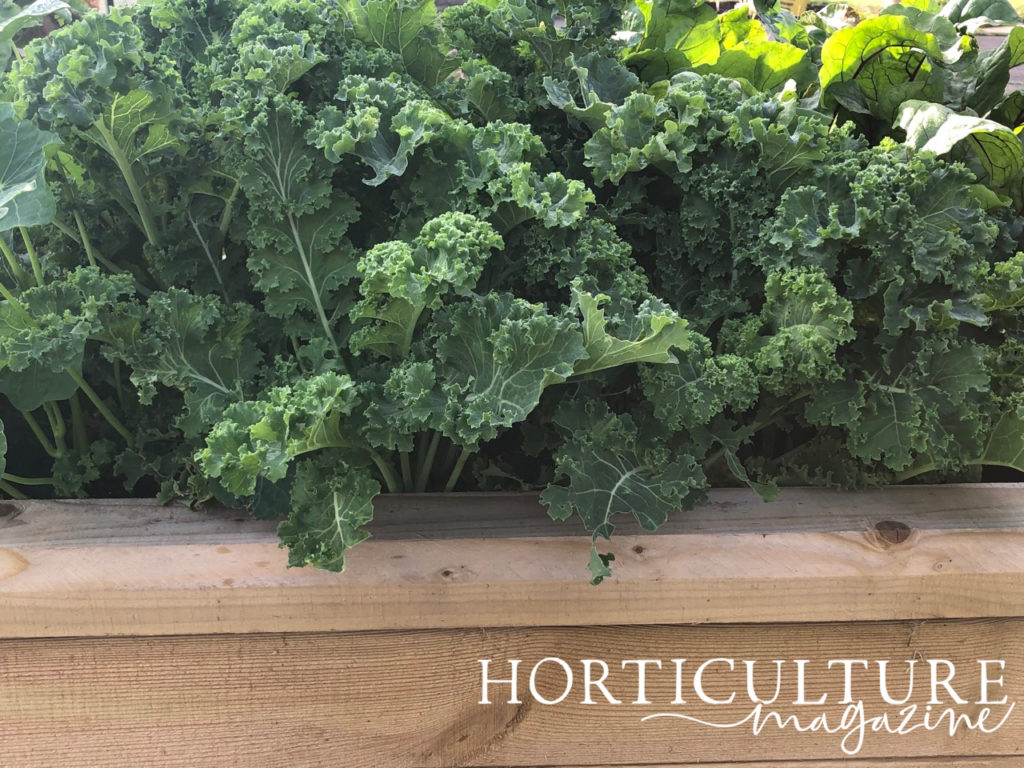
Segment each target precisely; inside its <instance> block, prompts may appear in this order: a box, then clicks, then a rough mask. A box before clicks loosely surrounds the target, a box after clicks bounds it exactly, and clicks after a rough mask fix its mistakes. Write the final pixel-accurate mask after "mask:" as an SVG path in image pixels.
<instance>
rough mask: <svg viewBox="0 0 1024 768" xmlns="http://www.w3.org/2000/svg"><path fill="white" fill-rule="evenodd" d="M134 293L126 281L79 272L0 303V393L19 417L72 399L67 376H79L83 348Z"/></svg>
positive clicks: (84, 270) (90, 270) (72, 385)
mask: <svg viewBox="0 0 1024 768" xmlns="http://www.w3.org/2000/svg"><path fill="white" fill-rule="evenodd" d="M133 291H134V286H133V285H132V281H131V279H130V278H128V277H126V276H123V275H104V274H101V273H100V272H99V271H98V270H96V269H95V268H80V269H77V270H74V271H72V272H70V273H68V274H67V275H65V276H64V277H62V278H60V279H56V278H54V279H52V280H51V281H50V282H48V283H47V284H46V285H45V286H43V287H41V288H40V287H33V288H29V289H27V290H25V291H23V292H22V293H21V295H20V296H19V297H18V304H16V305H15V304H11V303H10V302H3V303H0V393H3V394H5V395H7V397H8V399H9V400H10V401H11V404H12V405H14V407H15V408H17V409H19V410H22V411H32V410H35V409H36V408H38V407H39V406H41V405H42V404H43V403H44V402H46V401H48V400H66V399H67V398H69V397H71V395H72V394H73V393H74V392H75V390H76V389H77V388H78V386H77V384H75V382H74V379H73V378H72V376H71V375H70V374H69V373H68V371H69V370H71V371H74V372H75V373H76V374H78V375H81V373H82V358H83V356H84V354H85V345H86V342H87V341H88V340H89V339H90V338H93V337H99V336H102V335H103V334H104V332H105V325H106V323H107V321H108V320H109V319H110V318H111V316H112V315H113V313H114V312H115V311H116V310H117V308H118V307H119V306H121V303H122V302H124V301H125V299H124V296H126V295H128V294H130V293H132V292H133Z"/></svg>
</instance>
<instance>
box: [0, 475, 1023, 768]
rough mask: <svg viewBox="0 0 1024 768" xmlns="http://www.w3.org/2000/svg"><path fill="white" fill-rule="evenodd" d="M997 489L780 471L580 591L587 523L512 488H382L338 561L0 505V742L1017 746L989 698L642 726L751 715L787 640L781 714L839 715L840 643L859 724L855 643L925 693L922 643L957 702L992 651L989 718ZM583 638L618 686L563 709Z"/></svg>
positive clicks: (218, 525) (684, 521) (900, 749)
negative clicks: (781, 475) (783, 482)
mask: <svg viewBox="0 0 1024 768" xmlns="http://www.w3.org/2000/svg"><path fill="white" fill-rule="evenodd" d="M1022 491H1024V488H1022V487H1021V486H1019V485H964V486H945V487H919V488H895V489H889V490H884V491H870V492H864V493H857V494H848V493H847V494H842V493H832V492H826V491H817V490H798V489H788V490H787V491H786V492H785V493H784V494H783V496H782V498H781V499H780V500H779V501H777V502H773V503H769V504H763V503H761V502H760V501H758V500H755V499H752V498H751V496H750V494H749V492H744V491H738V490H737V491H730V490H721V491H713V492H712V496H711V501H710V503H709V504H707V505H705V506H702V507H700V508H698V509H697V510H695V511H693V512H691V513H688V514H686V515H682V516H680V517H679V518H678V519H676V520H675V521H674V522H672V523H670V524H669V525H668V526H667V527H666V528H665V529H664V530H663V531H662V532H659V533H658V534H653V535H652V534H645V533H643V532H641V531H639V530H630V529H628V528H627V529H625V530H622V531H620V533H621V535H619V536H617V539H616V541H615V542H614V546H613V549H614V551H615V552H616V554H617V560H616V569H615V573H614V577H613V578H611V579H606V580H605V582H604V583H603V584H602V585H600V586H598V587H592V586H590V585H588V583H587V579H586V578H585V574H584V569H583V568H582V560H583V559H584V558H585V555H586V551H587V548H588V547H589V538H588V537H578V536H573V535H568V534H567V532H566V529H565V527H564V526H562V527H559V526H554V525H553V524H552V523H551V522H550V521H548V520H546V519H545V517H544V514H543V512H542V510H541V509H540V508H539V506H538V505H537V503H536V498H535V497H531V496H528V495H501V496H492V495H460V496H458V497H451V496H449V497H444V496H421V497H407V498H403V499H400V500H397V501H396V500H392V499H390V498H387V497H384V498H383V499H382V500H381V501H380V502H379V504H378V511H377V522H376V523H375V526H374V528H373V532H374V537H373V538H372V539H371V540H369V541H367V542H366V543H365V544H363V545H361V546H360V547H359V548H357V549H356V550H355V551H353V553H352V556H351V564H350V565H351V568H350V570H349V572H347V573H345V574H331V573H326V572H322V571H314V570H311V569H290V570H289V569H286V568H285V567H284V554H283V552H281V551H280V550H279V549H278V545H277V541H276V538H275V536H274V534H273V530H272V528H271V526H269V525H268V524H266V523H260V522H254V521H251V520H248V519H239V518H238V517H237V515H234V514H231V513H227V514H222V515H215V516H209V515H204V514H199V513H195V512H192V511H190V510H188V509H186V508H180V507H169V508H164V507H156V506H151V505H145V504H140V503H138V502H87V503H75V502H46V503H43V502H30V503H23V504H19V505H15V506H13V507H12V508H9V509H8V514H7V516H6V517H5V518H4V519H3V521H2V523H0V541H2V544H3V547H4V549H3V550H0V575H2V577H0V627H2V630H0V632H2V635H3V640H2V641H0V681H2V686H0V704H2V706H0V754H3V755H4V756H5V758H4V760H5V763H4V764H5V765H11V766H18V768H32V767H33V766H46V768H53V767H54V766H61V767H62V768H63V767H64V766H89V767H90V768H105V766H122V765H146V766H176V767H177V766H193V765H194V766H204V768H215V767H216V766H237V765H260V766H267V767H268V768H271V767H276V766H282V767H283V766H339V765H344V766H346V768H360V767H362V766H367V767H369V766H374V768H407V767H409V768H411V767H412V766H424V767H425V766H459V767H461V766H539V765H544V766H617V767H623V766H640V765H643V766H659V767H660V768H668V766H673V767H674V768H680V767H682V766H696V765H698V764H699V765H701V766H708V765H712V766H725V765H737V766H739V765H743V766H745V767H746V768H751V766H757V767H758V768H783V766H787V767H790V768H791V767H792V766H797V765H800V766H804V765H814V766H824V765H831V764H832V761H835V762H836V763H837V764H838V763H840V762H841V763H842V764H843V765H846V766H856V767H858V768H867V766H871V768H876V767H878V766H883V765H884V766H886V767H887V768H888V767H890V766H900V767H901V768H911V767H913V768H925V767H926V766H927V767H928V768H932V766H957V767H958V768H1011V767H1015V766H1019V765H1021V763H1022V760H1024V719H1022V713H1021V712H1020V711H1013V710H1011V711H1010V715H1009V717H1008V718H1007V719H1006V721H1005V723H1004V724H1003V725H1002V726H1001V727H1000V728H998V729H997V730H995V731H994V732H992V733H988V734H986V733H980V732H977V731H975V732H971V731H970V730H968V729H964V728H961V729H960V731H959V732H958V733H957V734H956V735H955V736H953V737H950V736H949V734H948V729H946V730H943V729H939V730H934V731H927V730H925V729H923V728H918V729H917V730H914V731H913V732H911V733H908V734H905V735H890V734H885V733H872V732H871V731H870V728H868V730H867V732H866V734H865V736H864V741H863V745H862V746H861V748H860V749H859V750H858V751H857V752H856V755H855V756H850V755H847V754H845V753H844V752H843V750H842V748H841V742H842V739H843V737H844V735H845V732H841V733H833V734H828V733H824V732H821V731H820V730H819V731H817V732H806V733H798V732H797V731H795V730H794V729H793V728H792V727H788V728H786V729H783V730H780V729H779V728H778V727H777V726H776V725H773V724H771V723H769V724H767V725H766V726H765V727H764V729H763V730H762V731H761V733H760V734H759V735H756V736H755V735H754V734H753V733H752V727H751V724H750V723H747V724H746V725H740V726H737V727H735V728H732V729H728V730H719V729H714V728H711V727H709V726H705V725H700V724H698V723H694V722H684V721H681V720H678V719H675V718H667V717H666V718H661V719H651V720H648V721H646V722H644V721H642V719H641V718H642V717H644V716H647V715H651V714H655V713H663V712H675V713H683V714H688V715H690V716H693V717H697V718H699V719H705V720H707V721H709V722H711V721H713V722H718V723H731V722H735V721H740V720H742V719H743V718H744V717H746V716H747V715H748V714H749V713H750V711H751V709H752V707H753V704H751V703H750V701H749V699H748V698H747V695H746V692H745V684H744V683H743V682H742V677H743V673H742V670H743V666H742V660H754V661H756V662H757V663H758V664H759V665H763V666H764V667H765V669H764V670H762V672H760V673H758V676H757V680H758V686H759V687H760V686H765V687H766V688H767V692H765V693H764V694H763V697H764V698H769V695H770V692H771V688H772V687H773V685H774V682H773V681H774V675H775V673H774V668H773V667H772V666H771V665H772V662H773V660H776V659H778V660H787V661H793V660H797V659H806V660H807V664H806V679H805V684H806V698H807V700H815V699H817V698H818V697H819V696H820V694H821V693H827V694H828V697H829V698H828V701H826V703H825V704H824V705H822V706H792V705H791V702H792V701H793V700H794V695H793V692H794V690H795V689H794V687H793V686H794V685H795V683H794V675H793V670H794V669H795V666H794V665H793V664H789V666H787V667H785V668H784V671H783V674H782V686H783V687H782V689H781V690H782V693H781V695H780V697H779V702H785V704H782V703H779V704H777V705H775V706H766V707H765V709H766V710H776V711H778V712H779V713H780V714H781V715H782V716H783V717H785V716H787V715H789V714H797V715H798V716H799V717H800V718H801V720H803V721H804V724H805V725H807V724H808V723H809V722H810V721H811V720H812V718H813V717H814V716H816V715H820V714H824V715H825V716H826V717H827V718H830V719H832V720H833V722H834V723H835V724H838V721H839V719H840V717H841V716H842V713H843V711H844V710H845V709H846V706H844V705H842V704H841V703H840V700H841V699H842V697H843V695H844V691H843V672H842V669H841V668H838V667H834V668H833V669H831V670H829V669H828V668H827V667H826V662H827V660H841V659H865V660H870V661H871V665H872V667H873V669H872V670H871V672H870V673H863V672H861V671H860V670H858V669H857V668H856V667H854V668H853V669H854V677H853V685H854V688H853V691H852V692H853V695H854V697H855V698H856V699H858V700H861V701H863V705H864V710H865V712H866V713H867V716H868V717H872V716H877V715H881V714H882V713H883V712H888V713H890V717H893V716H895V715H896V713H897V712H898V711H899V710H900V709H901V707H898V706H891V705H887V704H885V702H883V701H882V700H881V699H880V694H879V692H878V680H877V668H876V667H875V665H876V663H877V661H878V660H888V661H889V662H890V664H891V669H892V670H894V671H893V672H892V673H891V676H890V677H889V681H890V686H889V687H890V688H891V691H890V693H891V695H892V696H894V697H896V698H900V699H901V698H903V696H904V694H905V692H906V683H907V679H906V674H905V672H904V671H899V672H896V671H895V670H897V669H900V670H902V669H903V665H904V662H905V661H906V660H910V659H916V660H918V664H919V665H920V670H919V671H920V673H921V676H920V677H919V678H918V682H917V683H916V685H918V686H919V687H918V688H917V689H916V692H914V693H913V695H912V696H911V698H910V701H909V704H918V705H919V709H920V710H921V713H923V712H924V708H925V707H926V706H927V702H928V700H929V695H930V694H929V690H928V687H927V679H928V674H927V665H928V662H929V661H930V660H936V663H939V660H943V661H948V662H950V663H952V664H954V665H955V670H956V676H955V678H954V679H953V680H952V685H953V687H954V689H955V690H957V692H958V693H960V694H962V697H963V698H964V699H965V700H966V701H968V702H969V703H968V704H965V705H954V709H955V710H956V712H957V713H958V714H960V715H967V716H969V717H970V718H977V717H978V716H979V713H980V711H981V709H982V706H981V705H978V704H977V703H976V702H977V700H978V698H979V692H978V691H979V688H978V686H979V682H980V677H979V675H980V673H979V669H978V662H977V660H979V659H990V660H1002V661H1005V667H1004V668H1000V669H999V670H997V669H996V667H995V666H990V667H989V674H988V676H989V678H990V679H993V678H995V677H1001V678H1002V685H1001V686H998V685H994V684H992V685H990V686H989V689H988V691H989V699H991V700H996V699H1000V698H1002V697H1003V696H1006V697H1007V702H1006V704H1004V705H992V706H991V707H989V708H990V709H991V710H992V712H993V715H992V719H990V721H989V723H988V725H989V726H990V727H991V726H992V725H993V724H994V723H995V722H997V721H998V720H999V718H1001V717H1003V715H1004V714H1005V713H1006V711H1007V708H1008V705H1009V704H1011V703H1013V702H1024V618H1022V617H1024V504H1022V503H1021V498H1022ZM72 519H73V521H74V525H70V524H69V523H70V522H71V521H72ZM424 519H427V520H430V521H431V522H430V523H429V524H428V525H427V526H426V527H425V526H424V524H423V522H422V520H424ZM598 625H601V626H598ZM546 657H557V658H560V659H562V660H564V661H566V662H567V663H569V664H570V665H571V667H572V668H573V670H574V672H575V673H576V682H575V687H574V688H573V689H572V690H571V693H570V695H569V696H568V697H567V698H566V699H565V701H563V702H561V703H559V704H552V705H544V704H541V703H539V702H538V701H536V700H531V697H530V696H529V690H528V679H529V670H530V669H531V668H532V667H533V665H534V664H536V663H537V662H539V661H540V660H541V659H544V658H546ZM716 657H722V658H727V659H733V660H734V662H735V665H736V671H731V670H730V669H729V668H728V666H727V664H725V663H722V662H720V663H715V664H712V665H709V667H708V668H707V671H706V673H705V674H704V676H703V682H704V684H705V685H704V689H705V694H706V695H707V696H708V697H710V698H716V699H726V698H728V696H729V693H731V692H733V691H735V692H736V694H737V695H736V700H735V701H734V702H733V703H732V704H722V705H708V704H704V703H701V701H700V700H699V699H695V697H694V696H693V690H692V688H691V687H690V686H691V682H692V677H693V674H694V671H695V670H694V668H684V669H685V674H684V675H683V677H682V679H683V683H682V684H683V686H684V689H683V690H684V693H683V696H684V699H686V700H687V704H686V705H685V706H671V702H672V699H673V697H674V685H675V682H674V673H673V672H672V665H671V663H670V661H669V660H670V659H675V658H685V659H689V660H691V661H690V663H691V664H693V665H694V666H696V665H697V663H699V662H703V661H706V660H710V659H714V658H716ZM480 659H491V660H493V663H494V664H495V666H494V667H493V668H492V669H493V670H494V674H493V675H492V677H494V678H496V679H497V678H507V677H508V676H509V675H508V674H507V669H508V661H507V660H509V659H520V660H522V670H523V671H522V673H521V682H520V697H521V698H522V701H524V702H526V703H524V704H519V705H517V704H508V703H507V702H504V701H503V699H502V694H504V696H505V697H507V695H508V687H507V686H506V687H505V688H502V687H501V686H500V685H495V686H494V687H493V688H492V696H491V698H492V700H493V701H495V702H497V703H494V704H491V705H483V704H480V703H478V702H479V700H480V698H481V689H482V677H481V665H480V663H479V660H480ZM583 659H602V660H605V661H607V662H608V663H609V665H610V667H611V675H610V676H609V678H608V687H609V690H610V692H611V693H612V695H613V696H617V698H619V699H620V700H621V701H622V702H623V703H622V704H621V705H612V704H609V703H607V702H604V701H603V700H601V699H600V697H598V699H597V700H596V703H595V704H592V705H586V704H581V703H580V702H581V700H582V698H583V694H584V690H583V687H582V678H581V677H580V676H581V674H582V667H581V660H583ZM624 659H660V660H664V668H663V671H662V672H661V673H659V672H658V670H656V669H654V668H653V667H652V668H651V669H649V670H648V675H647V685H646V695H647V698H648V699H649V700H650V701H651V705H637V704H632V703H630V702H632V701H634V700H635V698H636V697H637V691H636V685H637V681H636V671H635V669H633V671H632V673H631V674H626V673H624V672H623V671H622V669H621V668H620V667H619V662H620V661H621V660H624ZM499 664H504V665H505V672H506V673H505V674H498V673H499V672H500V671H502V668H501V667H499V666H498V665H499ZM939 669H940V671H942V669H943V667H941V666H940V667H939ZM997 672H998V674H997ZM560 675H563V673H561V672H560V671H559V668H558V667H557V664H556V663H555V662H550V661H549V662H547V663H546V666H542V668H541V671H540V672H539V673H538V677H537V680H538V683H537V690H538V693H539V694H540V695H541V696H543V697H545V698H547V699H555V698H557V697H558V696H559V695H560V693H561V692H562V690H563V689H564V687H565V683H566V679H565V677H564V675H563V676H560ZM762 676H763V677H762ZM943 676H944V675H940V677H943ZM939 690H940V693H941V695H942V697H943V698H948V697H947V696H946V694H945V692H944V691H943V690H942V689H941V688H940V689H939ZM686 691H689V693H688V694H687V693H686ZM759 693H760V692H759ZM595 695H596V693H595ZM1020 706H1021V705H1019V704H1018V705H1017V707H1020ZM943 708H944V707H943V706H935V707H933V710H934V711H936V712H938V711H939V710H941V709H943ZM921 717H923V714H920V713H919V715H918V717H917V720H920V719H921ZM898 719H899V718H897V720H898ZM915 722H916V721H915ZM893 723H894V725H895V723H896V721H895V720H894V721H893ZM851 738H853V737H851ZM852 744H853V743H852V742H848V743H847V747H848V748H850V747H852ZM752 760H754V762H751V761H752ZM757 760H760V762H757Z"/></svg>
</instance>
